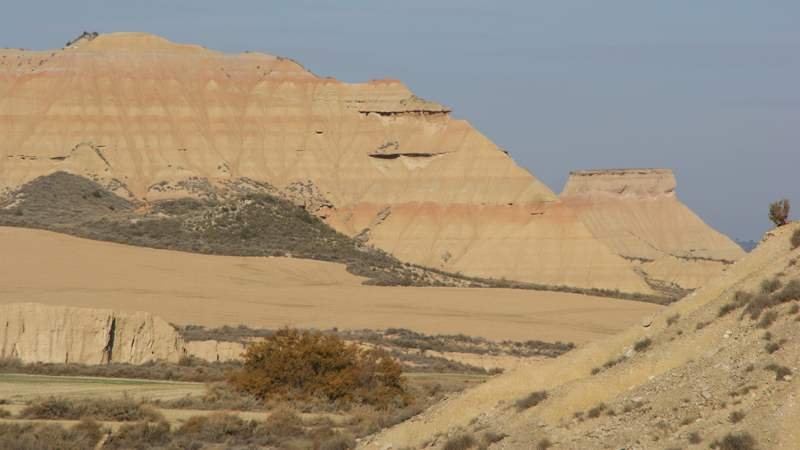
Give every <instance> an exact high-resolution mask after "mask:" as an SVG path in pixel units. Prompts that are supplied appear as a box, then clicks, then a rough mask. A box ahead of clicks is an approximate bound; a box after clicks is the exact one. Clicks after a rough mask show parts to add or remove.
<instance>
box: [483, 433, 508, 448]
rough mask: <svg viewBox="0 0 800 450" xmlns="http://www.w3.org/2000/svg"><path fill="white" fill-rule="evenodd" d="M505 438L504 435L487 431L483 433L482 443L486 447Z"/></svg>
mask: <svg viewBox="0 0 800 450" xmlns="http://www.w3.org/2000/svg"><path fill="white" fill-rule="evenodd" d="M505 438H506V435H505V434H503V433H495V432H494V431H487V432H486V433H483V443H484V444H487V445H489V444H494V443H495V442H500V441H502V440H503V439H505Z"/></svg>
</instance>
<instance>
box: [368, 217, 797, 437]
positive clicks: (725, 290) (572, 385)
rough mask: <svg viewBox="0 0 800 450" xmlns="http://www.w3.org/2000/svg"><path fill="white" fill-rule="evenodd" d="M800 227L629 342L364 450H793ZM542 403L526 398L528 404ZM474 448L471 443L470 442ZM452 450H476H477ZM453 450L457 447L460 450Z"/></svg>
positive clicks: (453, 402)
mask: <svg viewBox="0 0 800 450" xmlns="http://www.w3.org/2000/svg"><path fill="white" fill-rule="evenodd" d="M793 233H798V234H796V235H795V236H796V237H795V240H798V241H800V223H793V224H791V225H788V226H785V227H782V228H780V229H777V230H775V231H773V232H770V233H768V235H767V236H766V237H765V240H764V241H763V242H762V243H761V245H760V246H759V247H758V248H757V249H756V250H755V251H753V252H752V253H751V254H749V255H748V256H746V257H745V258H743V259H742V260H740V261H739V262H737V263H735V264H733V265H731V267H730V268H729V270H727V272H726V273H725V274H724V275H722V276H720V277H718V278H715V279H714V280H713V281H711V282H709V283H708V284H707V285H705V286H704V287H702V288H701V289H699V290H697V291H695V292H694V293H692V294H690V295H689V296H688V297H687V298H685V299H683V300H681V301H679V302H677V303H675V304H673V305H671V306H670V307H668V308H666V309H665V310H663V311H662V312H660V313H659V315H658V316H657V317H655V318H654V319H653V320H652V321H650V320H648V321H645V322H643V323H642V324H641V325H636V326H634V327H632V328H630V329H628V330H627V331H625V332H623V333H621V334H619V335H616V336H614V337H611V338H609V339H605V340H603V341H598V342H595V343H591V344H588V345H586V346H584V347H583V348H581V349H579V350H577V351H574V352H571V353H569V354H567V355H565V356H563V357H561V358H558V359H556V360H554V361H551V362H549V363H546V364H543V365H539V366H536V367H531V368H522V369H519V370H517V371H514V372H510V373H507V374H504V375H502V376H500V377H497V378H495V379H493V380H491V381H489V382H487V383H486V384H484V385H481V386H479V387H477V388H475V389H472V390H470V391H467V392H466V393H464V394H462V395H460V396H457V397H455V398H452V399H450V400H448V401H446V402H445V403H443V404H440V405H437V406H436V407H434V408H433V409H432V410H430V411H428V412H427V413H425V414H423V415H422V416H420V417H417V418H414V419H412V420H411V421H409V422H406V423H403V424H401V425H399V426H397V427H395V428H393V429H390V430H388V431H385V432H384V433H382V434H380V435H379V436H377V437H375V438H374V439H372V440H370V441H369V442H365V443H363V444H362V445H363V447H365V448H386V446H387V445H389V444H391V445H392V448H441V447H442V446H443V444H444V443H445V442H447V441H448V440H452V439H456V438H458V437H463V436H469V437H472V438H473V439H474V440H475V441H476V442H477V443H480V441H481V439H482V436H484V434H485V433H487V432H491V433H493V434H491V433H490V434H488V435H487V436H489V437H491V436H495V437H497V436H500V435H505V438H503V439H502V440H500V441H499V442H496V443H494V444H492V445H490V448H507V449H508V448H520V449H529V448H563V449H595V448H609V449H611V448H613V449H619V448H626V449H672V448H709V446H710V445H711V446H712V448H722V449H726V450H727V449H753V448H759V449H796V448H797V443H798V442H800V434H798V428H797V424H798V423H800V377H798V370H799V369H798V368H799V367H800V331H799V330H800V328H798V320H800V246H796V245H795V246H794V247H795V248H792V247H793V246H792V244H791V243H790V236H791V235H792V234H793ZM537 392H538V393H539V394H538V395H534V396H532V397H529V396H530V395H531V394H532V393H537ZM463 439H464V440H462V443H463V442H466V443H467V444H469V441H470V439H469V438H463ZM467 444H465V445H463V446H460V447H457V448H474V447H475V446H476V445H472V446H471V445H467ZM453 448H456V447H453Z"/></svg>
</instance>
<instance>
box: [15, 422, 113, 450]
mask: <svg viewBox="0 0 800 450" xmlns="http://www.w3.org/2000/svg"><path fill="white" fill-rule="evenodd" d="M101 436H102V430H101V428H100V425H98V424H97V422H94V421H89V420H84V421H81V422H80V423H78V424H77V425H75V426H73V427H72V428H69V429H68V428H64V427H61V426H59V425H54V424H46V425H45V424H34V423H0V448H4V449H14V450H85V449H87V448H94V447H95V446H96V445H97V443H98V441H100V437H101Z"/></svg>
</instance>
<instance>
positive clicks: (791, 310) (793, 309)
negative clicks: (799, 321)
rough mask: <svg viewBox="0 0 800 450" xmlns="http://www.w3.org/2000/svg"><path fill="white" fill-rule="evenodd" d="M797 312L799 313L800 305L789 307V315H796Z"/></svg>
mask: <svg viewBox="0 0 800 450" xmlns="http://www.w3.org/2000/svg"><path fill="white" fill-rule="evenodd" d="M798 312H800V305H799V304H797V303H792V306H790V307H789V314H797V313H798Z"/></svg>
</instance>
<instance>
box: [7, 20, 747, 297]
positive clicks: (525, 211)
mask: <svg viewBox="0 0 800 450" xmlns="http://www.w3.org/2000/svg"><path fill="white" fill-rule="evenodd" d="M0 117H2V118H3V120H0V138H1V139H0V173H2V177H0V193H2V192H3V191H10V190H13V189H15V188H16V187H19V186H20V185H22V184H23V183H25V182H27V181H30V180H32V179H34V178H36V177H38V176H41V175H46V174H49V173H52V172H54V171H58V170H63V171H68V172H71V173H74V174H78V175H82V176H86V177H88V178H91V179H93V180H96V181H98V182H100V183H101V184H103V185H104V186H105V187H107V188H109V189H111V190H113V191H114V192H116V193H117V194H119V195H122V196H124V197H126V198H130V199H132V200H138V201H142V202H151V201H154V200H158V199H163V198H167V197H181V196H187V195H188V196H203V195H208V194H209V191H212V190H214V189H220V188H221V189H225V188H233V187H236V186H258V185H259V183H262V184H263V183H266V184H267V185H269V186H275V187H277V188H280V189H284V190H286V191H287V196H288V197H289V198H292V199H293V200H294V201H296V202H297V203H298V204H301V205H303V206H304V207H306V208H308V209H309V210H310V211H312V212H314V213H316V214H318V215H319V216H320V217H323V218H325V219H326V220H327V221H328V222H329V223H330V224H331V225H333V226H334V227H335V228H337V229H338V230H340V231H342V232H345V233H347V234H349V235H351V236H359V237H360V238H363V239H364V240H365V241H366V242H367V243H369V244H372V245H374V246H377V247H379V248H382V249H384V250H387V251H389V252H392V253H394V254H395V255H396V256H397V257H399V258H401V259H403V260H406V261H408V262H414V263H419V264H424V265H427V266H432V267H436V268H440V269H443V270H447V271H451V272H463V273H464V274H468V275H479V276H490V277H496V278H507V279H514V280H519V281H528V282H535V283H539V284H545V285H557V284H563V285H570V286H575V287H583V288H604V289H619V290H622V291H628V292H643V293H649V292H652V291H651V288H650V286H649V285H648V284H647V282H646V280H644V279H643V277H641V276H640V274H638V273H637V272H636V270H635V269H636V268H635V267H633V266H632V265H631V264H630V263H629V262H628V261H626V260H625V259H624V258H622V257H621V256H620V254H622V255H624V256H628V255H627V253H625V252H620V251H617V252H615V251H612V249H611V248H609V246H608V239H605V240H604V239H597V238H596V236H595V231H596V230H594V231H593V230H592V226H591V221H590V222H589V223H588V224H589V226H587V224H585V223H584V221H582V220H581V216H582V215H576V214H575V212H573V211H572V210H571V209H569V208H565V207H564V205H563V204H562V203H560V202H559V200H558V198H557V196H556V195H555V194H554V193H553V192H552V191H551V190H550V189H548V188H547V187H546V186H545V185H544V184H542V183H541V182H540V181H539V180H537V179H536V178H535V177H534V176H533V175H532V174H531V173H529V172H528V171H527V170H525V169H523V168H521V167H519V166H518V165H516V164H515V163H514V161H513V160H512V159H511V158H510V157H509V156H508V154H507V153H506V152H504V151H503V150H502V149H500V148H498V147H497V146H496V145H494V144H493V143H492V142H491V141H489V140H488V139H487V138H486V137H485V136H483V135H482V134H481V133H479V132H478V131H476V130H475V129H474V128H472V127H471V126H470V124H469V123H467V122H466V121H464V120H457V119H454V118H453V117H451V115H450V109H449V108H447V107H446V106H443V105H440V104H438V103H434V102H431V101H427V100H423V99H420V98H418V97H416V96H415V95H414V94H413V93H412V92H411V91H409V90H408V88H406V86H404V85H403V84H402V83H401V82H399V81H395V80H379V81H370V82H368V83H358V84H349V83H343V82H340V81H337V80H334V79H331V78H323V77H318V76H315V75H314V74H312V73H310V72H309V71H307V70H305V69H304V68H303V67H302V66H300V65H299V64H297V63H296V62H294V61H292V60H290V59H287V58H281V57H275V56H271V55H265V54H259V53H244V54H238V55H229V54H223V53H219V52H215V51H211V50H207V49H205V48H202V47H198V46H192V45H181V44H176V43H173V42H169V41H167V40H165V39H162V38H160V37H157V36H152V35H147V34H141V33H113V34H105V35H99V36H96V35H94V34H89V35H86V36H83V37H82V38H81V39H78V40H76V41H74V42H71V43H70V45H68V46H66V47H65V48H62V49H59V50H53V51H23V50H11V49H6V50H0ZM705 243H707V244H712V242H705ZM693 245H694V243H690V244H689V246H690V247H691V246H693ZM684 247H686V246H685V245H684ZM703 248H705V247H703ZM708 250H709V251H710V252H711V253H713V252H714V249H713V248H711V247H708ZM498 255H503V256H502V257H498ZM733 256H735V255H727V256H726V258H727V257H733Z"/></svg>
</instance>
